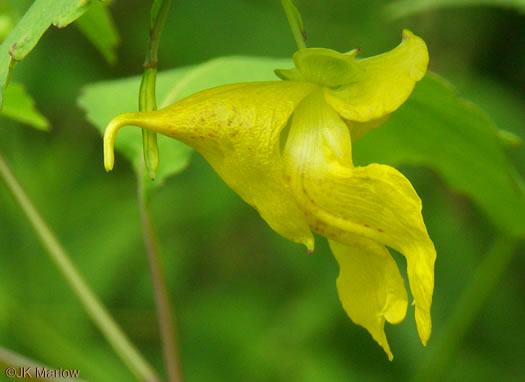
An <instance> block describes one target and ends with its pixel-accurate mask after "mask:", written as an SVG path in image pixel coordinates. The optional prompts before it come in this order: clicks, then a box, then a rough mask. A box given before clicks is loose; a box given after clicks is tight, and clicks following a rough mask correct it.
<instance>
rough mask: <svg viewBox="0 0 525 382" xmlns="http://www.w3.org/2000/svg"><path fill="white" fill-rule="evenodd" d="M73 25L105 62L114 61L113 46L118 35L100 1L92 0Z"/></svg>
mask: <svg viewBox="0 0 525 382" xmlns="http://www.w3.org/2000/svg"><path fill="white" fill-rule="evenodd" d="M75 25H76V26H77V27H78V28H79V29H80V31H81V32H82V33H83V34H84V35H85V36H86V38H87V39H88V40H89V41H90V42H91V43H92V44H93V45H94V46H95V48H97V49H98V51H99V52H100V53H101V54H102V56H103V57H104V58H105V59H106V61H107V62H109V63H110V64H114V63H115V61H116V58H117V56H116V54H115V48H116V46H117V44H118V43H119V35H118V32H117V28H116V27H115V24H114V23H113V19H112V18H111V13H110V12H109V10H108V8H107V6H105V5H104V4H102V3H101V2H100V1H95V2H93V4H92V5H91V7H90V8H89V9H88V11H87V12H86V13H85V14H84V15H83V16H82V17H81V18H79V19H78V20H77V21H76V22H75Z"/></svg>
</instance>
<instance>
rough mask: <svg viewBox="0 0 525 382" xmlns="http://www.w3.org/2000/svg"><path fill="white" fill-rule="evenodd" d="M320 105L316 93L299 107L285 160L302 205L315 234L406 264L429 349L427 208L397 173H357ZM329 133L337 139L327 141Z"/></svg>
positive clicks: (333, 119)
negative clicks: (365, 243)
mask: <svg viewBox="0 0 525 382" xmlns="http://www.w3.org/2000/svg"><path fill="white" fill-rule="evenodd" d="M315 97H316V93H312V94H311V95H310V96H308V97H307V98H305V99H304V100H303V101H302V102H301V103H300V104H299V106H298V107H297V109H296V111H295V113H294V116H293V118H292V123H291V127H290V132H289V134H288V140H287V143H286V147H285V150H284V153H283V159H284V162H285V168H286V174H287V175H288V177H289V178H290V185H291V187H292V188H293V190H294V192H295V197H296V200H297V202H298V203H299V205H300V206H301V208H302V209H303V211H304V214H305V216H306V217H307V219H308V222H309V224H310V227H311V228H312V230H314V231H316V232H318V233H320V234H321V235H324V236H326V237H327V238H329V239H333V240H336V241H339V242H341V243H344V244H349V245H352V243H353V242H354V237H355V235H354V234H357V235H360V236H363V237H366V238H368V239H372V240H375V241H377V242H378V243H381V244H383V245H386V246H389V247H391V248H394V249H395V250H397V251H399V252H401V253H402V254H403V255H404V256H405V257H406V259H407V265H408V277H409V281H410V287H411V290H412V294H413V296H414V299H415V303H416V312H415V314H416V323H417V326H418V332H419V336H420V338H421V341H422V342H423V343H424V344H425V343H426V342H427V340H428V337H429V336H430V331H431V319H430V305H431V302H432V292H433V287H434V261H435V257H436V252H435V249H434V245H433V243H432V241H431V240H430V238H429V236H428V233H427V230H426V227H425V224H424V222H423V217H422V215H421V200H420V199H419V197H418V195H417V194H416V192H415V191H414V189H413V187H412V185H411V184H410V182H409V181H408V180H407V179H406V178H405V177H404V176H403V175H402V174H401V173H400V172H399V171H397V170H396V169H394V168H392V167H389V166H385V165H379V164H371V165H369V166H367V167H357V168H354V167H353V166H352V164H351V158H350V157H349V156H350V155H351V154H350V149H349V147H350V145H351V142H350V137H349V135H348V129H347V128H346V125H345V124H344V122H343V121H342V120H341V118H340V117H339V116H338V115H337V113H336V112H335V111H334V110H332V109H331V108H330V106H328V105H326V104H324V103H322V102H318V100H317V99H315ZM326 130H330V131H331V133H330V136H331V137H337V139H327V133H326ZM345 131H346V133H345Z"/></svg>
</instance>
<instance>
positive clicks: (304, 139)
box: [104, 30, 436, 360]
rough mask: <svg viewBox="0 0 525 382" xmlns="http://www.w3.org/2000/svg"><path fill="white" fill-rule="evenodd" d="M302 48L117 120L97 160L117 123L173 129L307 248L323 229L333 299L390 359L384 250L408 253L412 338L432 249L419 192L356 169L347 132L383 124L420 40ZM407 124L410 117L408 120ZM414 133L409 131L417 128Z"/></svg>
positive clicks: (399, 98) (400, 295) (422, 62)
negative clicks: (265, 78) (245, 79)
mask: <svg viewBox="0 0 525 382" xmlns="http://www.w3.org/2000/svg"><path fill="white" fill-rule="evenodd" d="M357 53H358V50H353V51H350V52H348V53H345V54H342V53H338V52H335V51H333V50H329V49H320V48H304V49H300V50H299V51H297V52H296V53H295V55H294V57H293V59H294V63H295V67H296V68H295V69H292V70H277V71H276V74H277V75H278V76H279V77H280V78H282V79H283V80H284V81H272V82H253V83H241V84H232V85H225V86H220V87H217V88H213V89H209V90H205V91H202V92H199V93H197V94H194V95H192V96H190V97H187V98H185V99H183V100H181V101H179V102H177V103H175V104H174V105H172V106H169V107H167V108H164V109H161V110H158V111H154V112H144V113H126V114H122V115H119V116H117V117H115V118H114V119H113V120H112V121H111V122H110V124H109V125H108V127H107V129H106V133H105V136H104V156H105V166H106V169H107V170H108V171H109V170H111V169H112V168H113V162H114V154H113V145H114V140H115V135H116V133H117V131H118V130H119V129H120V128H121V127H122V126H125V125H135V126H138V127H141V128H144V129H148V130H151V131H155V132H157V133H160V134H164V135H167V136H169V137H172V138H175V139H177V140H179V141H181V142H183V143H185V144H187V145H189V146H191V147H193V148H194V149H195V150H197V151H198V152H199V153H200V154H201V155H203V156H204V158H206V160H207V161H208V162H209V163H210V165H211V166H212V167H213V168H214V169H215V171H216V172H217V173H218V174H219V175H220V176H221V177H222V179H223V180H224V181H225V182H226V183H227V184H228V185H229V186H230V187H231V188H232V189H233V190H234V191H235V192H237V193H238V194H239V195H240V196H241V198H242V199H244V200H245V201H246V202H247V203H248V204H250V205H251V206H253V208H255V209H256V210H257V211H258V212H259V214H260V215H261V217H262V218H263V219H264V220H266V222H267V223H268V224H269V225H270V227H272V228H273V229H274V230H275V231H276V232H278V233H279V234H281V235H282V236H284V237H286V238H288V239H290V240H292V241H294V242H298V243H303V244H305V245H306V247H307V248H308V250H309V251H313V248H314V238H313V235H312V231H313V232H316V233H318V234H320V235H322V236H325V237H326V238H327V239H328V240H329V243H330V248H331V250H332V252H333V254H334V256H335V258H336V259H337V261H338V263H339V268H340V273H339V277H338V278H337V290H338V292H339V298H340V300H341V302H342V304H343V307H344V309H345V311H346V313H347V314H348V316H349V317H350V318H351V319H352V321H354V322H355V323H356V324H358V325H361V326H363V327H365V328H366V329H367V330H368V331H369V332H370V334H371V335H372V337H373V338H374V339H375V340H376V341H377V342H378V343H379V345H381V346H382V347H383V349H384V350H385V352H386V353H387V355H388V357H389V359H390V360H391V359H392V358H393V355H392V352H391V351H390V347H389V345H388V341H387V339H386V335H385V331H384V326H385V321H388V322H390V323H392V324H396V323H399V322H401V321H402V320H403V319H404V317H405V314H406V310H407V292H406V289H405V286H404V281H403V278H402V277H401V275H400V273H399V270H398V268H397V265H396V263H395V261H394V259H393V258H392V256H391V254H390V253H389V251H388V249H387V248H386V247H390V248H393V249H395V250H396V251H398V252H400V253H401V254H403V255H404V256H405V257H406V261H407V267H408V272H407V273H408V278H409V283H410V289H411V291H412V295H413V298H414V304H415V318H416V324H417V330H418V333H419V337H420V338H421V341H422V342H423V344H426V342H427V340H428V338H429V336H430V331H431V319H430V306H431V303H432V291H433V287H434V261H435V258H436V252H435V249H434V245H433V243H432V241H431V240H430V238H429V236H428V233H427V230H426V227H425V224H424V222H423V217H422V215H421V208H422V207H421V200H420V199H419V197H418V195H417V194H416V192H415V190H414V188H413V187H412V185H411V184H410V182H409V181H408V179H407V178H405V177H404V176H403V175H402V174H401V173H400V172H399V171H397V170H396V169H395V168H392V167H390V166H386V165H382V164H375V163H374V164H370V165H368V166H365V167H355V166H354V164H353V162H352V141H355V140H356V139H358V138H359V137H360V136H362V135H363V134H365V133H366V132H367V131H368V130H370V129H371V128H376V127H378V126H379V125H381V124H382V123H383V122H384V121H385V120H386V119H387V118H388V115H389V114H390V113H392V112H393V111H395V110H396V109H397V108H398V107H399V106H401V104H403V102H405V101H406V99H407V98H408V96H409V95H410V93H411V92H412V90H413V88H414V86H415V83H416V82H417V81H419V80H420V79H421V78H423V76H424V75H425V72H426V70H427V65H428V52H427V48H426V45H425V43H424V41H423V40H422V39H421V38H419V37H417V36H415V35H414V34H412V33H411V32H410V31H408V30H405V31H404V32H403V39H402V42H401V44H400V45H398V46H397V47H396V48H394V49H393V50H391V51H389V52H387V53H384V54H381V55H378V56H374V57H369V58H366V59H356V55H357ZM414 128H416V126H414ZM414 133H415V134H417V131H414Z"/></svg>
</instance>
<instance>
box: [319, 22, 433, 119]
mask: <svg viewBox="0 0 525 382" xmlns="http://www.w3.org/2000/svg"><path fill="white" fill-rule="evenodd" d="M357 62H358V64H359V65H360V66H361V67H362V68H364V69H365V71H366V77H365V79H363V80H362V81H359V82H356V83H352V84H349V85H346V86H342V87H340V88H338V89H326V90H325V97H326V101H327V102H328V103H329V104H330V105H331V106H332V107H333V108H334V109H335V110H336V111H337V112H338V113H339V114H340V115H341V116H342V117H343V118H345V119H348V120H352V121H358V122H366V121H369V120H372V119H378V118H381V117H382V116H384V115H386V114H389V113H391V112H393V111H394V110H396V109H397V108H398V107H399V106H401V104H402V103H403V102H405V100H406V99H407V98H408V96H409V95H410V93H411V92H412V89H413V88H414V85H415V83H416V82H417V81H419V80H420V79H421V78H423V76H424V75H425V72H426V70H427V66H428V51H427V47H426V45H425V42H424V41H423V40H422V39H421V38H419V37H417V36H415V35H414V34H412V32H410V31H408V30H404V31H403V40H402V42H401V44H399V45H398V46H397V47H396V48H394V49H392V50H391V51H389V52H386V53H383V54H381V55H378V56H374V57H369V58H365V59H363V60H359V61H357Z"/></svg>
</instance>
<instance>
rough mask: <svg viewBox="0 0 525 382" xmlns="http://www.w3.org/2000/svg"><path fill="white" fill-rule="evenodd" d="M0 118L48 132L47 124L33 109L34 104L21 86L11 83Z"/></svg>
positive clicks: (6, 92)
mask: <svg viewBox="0 0 525 382" xmlns="http://www.w3.org/2000/svg"><path fill="white" fill-rule="evenodd" d="M0 116H2V117H5V118H10V119H13V120H15V121H18V122H22V123H25V124H27V125H29V126H32V127H34V128H36V129H38V130H49V122H48V121H47V119H46V118H45V117H44V116H43V115H42V114H40V112H39V111H38V110H37V109H36V108H35V102H34V101H33V99H32V98H31V96H30V95H29V94H28V93H27V92H26V89H25V88H24V86H23V85H21V84H19V83H16V82H11V83H10V84H9V86H8V87H7V89H6V91H5V102H4V107H3V108H2V110H1V111H0Z"/></svg>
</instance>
